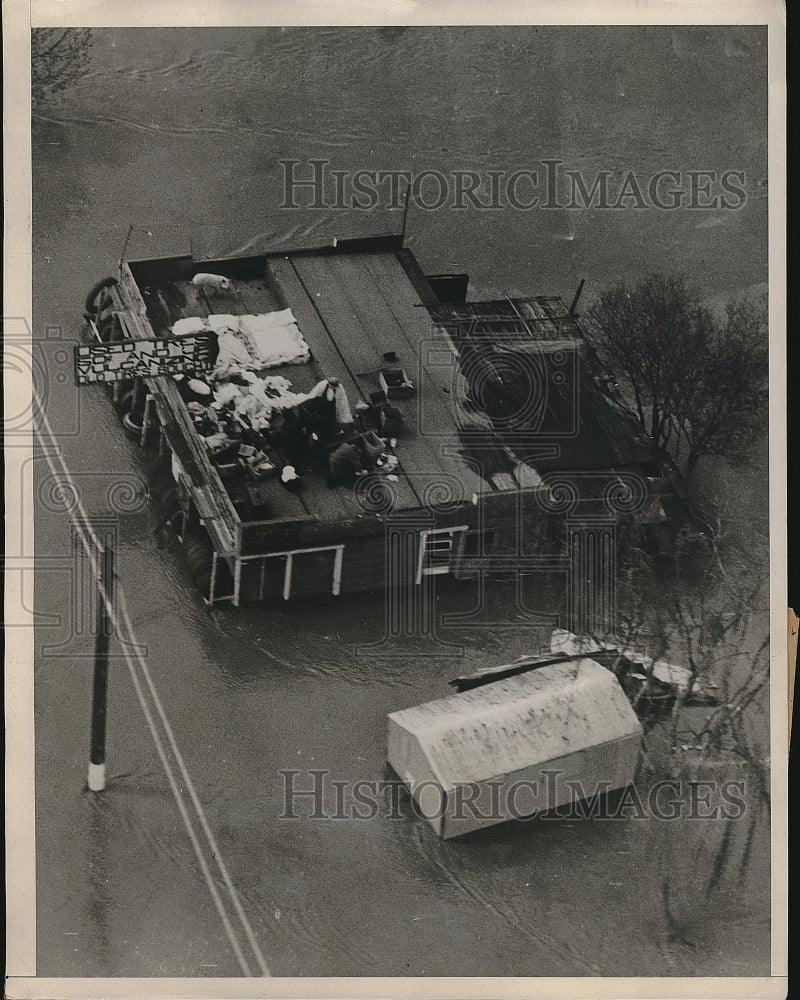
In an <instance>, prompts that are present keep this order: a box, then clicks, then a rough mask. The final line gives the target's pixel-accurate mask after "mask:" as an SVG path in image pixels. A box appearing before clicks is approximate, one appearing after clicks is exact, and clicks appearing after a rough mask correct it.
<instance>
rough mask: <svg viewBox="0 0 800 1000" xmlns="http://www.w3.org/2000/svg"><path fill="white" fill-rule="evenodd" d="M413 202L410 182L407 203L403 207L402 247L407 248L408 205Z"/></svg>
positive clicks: (407, 189)
mask: <svg viewBox="0 0 800 1000" xmlns="http://www.w3.org/2000/svg"><path fill="white" fill-rule="evenodd" d="M410 200H411V181H409V182H408V187H407V188H406V201H405V204H404V205H403V228H402V230H401V231H400V245H401V246H405V243H406V223H407V222H408V205H409V202H410Z"/></svg>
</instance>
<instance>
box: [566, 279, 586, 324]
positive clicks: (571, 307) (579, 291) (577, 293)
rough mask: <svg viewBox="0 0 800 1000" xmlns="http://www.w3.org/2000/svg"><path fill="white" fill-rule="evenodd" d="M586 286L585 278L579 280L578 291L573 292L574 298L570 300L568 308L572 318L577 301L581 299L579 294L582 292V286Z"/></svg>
mask: <svg viewBox="0 0 800 1000" xmlns="http://www.w3.org/2000/svg"><path fill="white" fill-rule="evenodd" d="M585 284H586V278H581V280H580V284H579V285H578V290H577V292H575V298H574V299H573V300H572V305H571V306H570V307H569V314H570V316H573V315H574V314H575V310H576V309H577V308H578V300H579V299H580V297H581V292H582V291H583V286H584V285H585Z"/></svg>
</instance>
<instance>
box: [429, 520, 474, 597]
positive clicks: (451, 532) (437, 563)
mask: <svg viewBox="0 0 800 1000" xmlns="http://www.w3.org/2000/svg"><path fill="white" fill-rule="evenodd" d="M466 531H467V526H466V525H459V526H458V527H456V528H431V529H430V530H428V531H421V532H420V533H419V553H418V557H417V583H422V578H423V576H438V575H439V574H441V573H449V572H450V570H451V566H452V560H453V557H454V556H456V555H458V554H460V552H461V549H462V548H463V544H464V536H465V534H466Z"/></svg>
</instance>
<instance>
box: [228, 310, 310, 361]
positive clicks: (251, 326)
mask: <svg viewBox="0 0 800 1000" xmlns="http://www.w3.org/2000/svg"><path fill="white" fill-rule="evenodd" d="M239 327H240V329H241V331H242V336H243V338H244V339H245V340H246V342H247V346H248V348H249V350H250V353H251V354H252V355H253V357H254V358H255V359H256V361H257V362H258V367H261V368H270V367H272V366H274V365H297V364H303V363H304V362H306V361H308V360H309V358H310V356H311V352H310V350H309V347H308V344H307V343H306V342H305V339H304V338H303V335H302V334H301V333H300V329H299V327H298V326H297V322H296V321H295V318H294V314H293V313H292V310H291V309H282V310H280V311H278V312H271V313H263V314H261V315H259V316H240V317H239Z"/></svg>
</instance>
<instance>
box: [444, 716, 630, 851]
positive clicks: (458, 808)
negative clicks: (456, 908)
mask: <svg viewBox="0 0 800 1000" xmlns="http://www.w3.org/2000/svg"><path fill="white" fill-rule="evenodd" d="M640 744H641V734H640V733H636V734H633V735H631V736H627V737H623V738H621V739H618V740H613V741H611V742H609V743H604V744H602V745H601V746H596V747H590V748H588V749H586V750H579V751H577V752H575V753H572V754H568V755H567V756H565V757H559V758H556V759H554V760H551V761H546V762H539V763H536V764H534V765H532V766H531V767H526V768H523V769H521V770H519V771H514V772H512V773H511V774H508V775H497V776H496V777H495V778H494V779H492V780H493V781H501V782H502V785H501V787H500V788H499V791H498V790H493V789H492V788H491V786H490V784H489V783H488V782H481V783H480V786H479V787H480V791H479V793H478V795H477V797H476V799H475V803H474V806H475V808H474V813H477V815H475V814H474V813H473V811H472V810H471V808H470V806H469V805H468V804H466V803H465V802H464V795H463V793H462V797H461V802H460V803H459V801H458V796H457V793H456V792H455V791H454V790H449V791H448V794H447V805H446V808H445V810H444V815H443V816H442V817H441V820H439V819H432V820H431V825H432V826H433V828H434V829H435V830H436V832H437V833H438V834H439V836H441V837H443V838H445V839H449V838H451V837H460V836H463V835H464V834H465V833H470V832H472V831H473V830H478V829H482V828H484V827H487V826H495V825H496V824H498V823H502V822H506V821H507V820H510V819H518V818H520V815H521V814H522V813H523V812H524V813H527V812H528V811H529V810H530V811H533V810H534V809H535V810H541V811H542V812H546V811H548V810H551V809H554V808H557V807H558V806H562V805H565V804H567V803H568V802H570V801H571V800H572V799H573V798H579V797H581V796H580V795H576V793H575V792H574V791H573V790H572V789H571V788H570V787H569V786H568V785H567V782H568V781H572V782H580V786H581V788H582V789H583V790H584V792H585V793H586V795H587V796H588V797H591V796H592V795H593V794H594V793H595V792H596V791H597V790H598V788H606V787H607V788H608V789H609V790H613V789H617V788H625V787H626V786H627V785H629V784H630V783H631V782H632V781H633V777H634V774H635V771H636V764H637V761H638V758H639V747H640ZM545 771H548V772H551V775H550V776H549V777H548V775H546V774H545ZM523 781H529V782H531V783H535V789H536V790H535V791H533V790H532V789H530V790H529V789H528V788H527V787H525V788H522V787H521V786H520V784H519V783H520V782H523ZM601 783H605V784H601ZM515 786H516V787H517V788H518V789H519V791H518V793H517V796H516V800H514V798H513V793H512V791H511V789H513V788H514V787H515ZM496 804H497V805H499V808H495V805H496ZM483 817H489V818H483Z"/></svg>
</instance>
